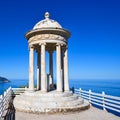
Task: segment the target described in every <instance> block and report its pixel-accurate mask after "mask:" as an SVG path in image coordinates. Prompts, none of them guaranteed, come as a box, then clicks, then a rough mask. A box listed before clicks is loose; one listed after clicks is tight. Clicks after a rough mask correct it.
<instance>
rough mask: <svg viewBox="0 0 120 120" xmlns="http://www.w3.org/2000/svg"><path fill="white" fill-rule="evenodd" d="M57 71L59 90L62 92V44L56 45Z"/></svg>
mask: <svg viewBox="0 0 120 120" xmlns="http://www.w3.org/2000/svg"><path fill="white" fill-rule="evenodd" d="M56 70H57V71H56V72H57V91H58V92H62V78H61V46H60V44H57V46H56Z"/></svg>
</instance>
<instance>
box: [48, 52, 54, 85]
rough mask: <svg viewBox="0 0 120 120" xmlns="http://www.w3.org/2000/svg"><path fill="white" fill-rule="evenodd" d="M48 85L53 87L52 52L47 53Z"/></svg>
mask: <svg viewBox="0 0 120 120" xmlns="http://www.w3.org/2000/svg"><path fill="white" fill-rule="evenodd" d="M49 72H50V84H52V85H53V51H49Z"/></svg>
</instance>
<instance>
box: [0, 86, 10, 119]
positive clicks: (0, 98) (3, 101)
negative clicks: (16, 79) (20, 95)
mask: <svg viewBox="0 0 120 120" xmlns="http://www.w3.org/2000/svg"><path fill="white" fill-rule="evenodd" d="M11 100H12V88H11V87H9V88H8V89H7V90H6V91H5V92H4V94H3V95H0V119H1V118H2V115H3V113H4V111H5V109H7V107H9V103H10V101H11Z"/></svg>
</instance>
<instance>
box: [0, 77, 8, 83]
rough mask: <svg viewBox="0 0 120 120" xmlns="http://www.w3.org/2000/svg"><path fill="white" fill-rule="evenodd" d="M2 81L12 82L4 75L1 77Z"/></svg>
mask: <svg viewBox="0 0 120 120" xmlns="http://www.w3.org/2000/svg"><path fill="white" fill-rule="evenodd" d="M0 82H10V80H8V79H7V78H4V77H0Z"/></svg>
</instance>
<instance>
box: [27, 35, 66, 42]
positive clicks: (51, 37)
mask: <svg viewBox="0 0 120 120" xmlns="http://www.w3.org/2000/svg"><path fill="white" fill-rule="evenodd" d="M45 39H48V40H62V41H63V40H64V41H66V40H65V38H64V37H62V36H60V35H54V34H41V35H35V36H33V37H31V38H30V39H29V43H30V42H33V41H37V40H45Z"/></svg>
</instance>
